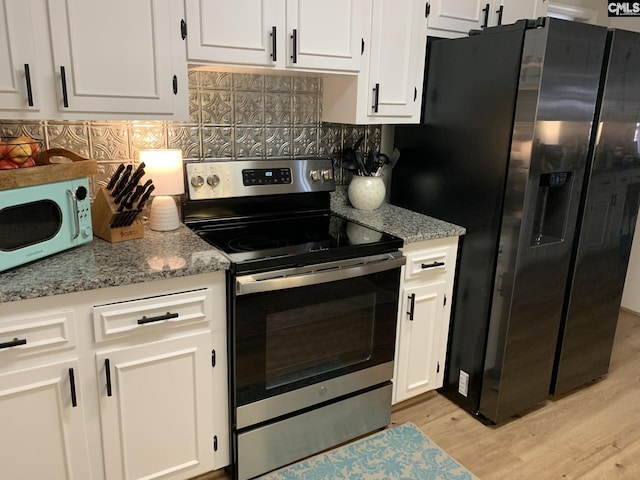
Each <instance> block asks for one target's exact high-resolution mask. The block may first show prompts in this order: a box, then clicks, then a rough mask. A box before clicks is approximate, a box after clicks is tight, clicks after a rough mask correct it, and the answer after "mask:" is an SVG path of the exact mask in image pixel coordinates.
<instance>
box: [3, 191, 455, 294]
mask: <svg viewBox="0 0 640 480" xmlns="http://www.w3.org/2000/svg"><path fill="white" fill-rule="evenodd" d="M331 210H332V211H333V212H335V213H337V214H339V215H342V216H343V217H345V218H347V219H349V220H353V221H356V222H359V223H362V224H363V225H366V226H368V227H371V228H374V229H376V230H381V231H383V232H386V233H390V234H392V235H396V236H398V237H400V238H402V239H403V240H404V242H405V243H412V242H419V241H422V240H433V239H436V238H444V237H452V236H459V235H464V233H465V229H464V228H463V227H460V226H458V225H453V224H451V223H447V222H443V221H442V220H438V219H435V218H432V217H429V216H426V215H421V214H419V213H415V212H412V211H409V210H406V209H404V208H400V207H397V206H395V205H390V204H386V203H385V204H383V205H382V206H381V207H380V208H378V209H377V210H374V211H371V212H368V211H363V210H356V209H355V208H353V207H351V206H350V204H349V200H348V198H347V194H346V188H344V187H338V189H337V190H336V191H335V192H333V193H332V195H331ZM228 268H229V260H228V258H227V257H226V256H224V255H223V254H222V253H221V252H220V251H218V250H217V249H215V248H214V247H211V246H210V245H209V244H208V243H206V242H205V241H204V240H202V239H201V238H200V237H199V236H198V235H196V234H195V233H193V232H192V231H191V230H189V228H187V227H185V226H184V225H181V226H180V228H178V229H177V230H175V231H172V232H154V231H153V230H149V229H146V230H145V234H144V238H140V239H136V240H127V241H124V242H118V243H109V242H107V241H105V240H102V239H100V238H97V237H96V238H94V239H93V241H92V242H90V243H88V244H85V245H81V246H79V247H77V248H73V249H71V250H67V251H64V252H60V253H58V254H55V255H52V256H50V257H47V258H44V259H41V260H38V261H35V262H33V263H30V264H28V265H24V266H21V267H18V268H14V269H11V270H8V271H6V272H0V279H1V281H0V304H2V303H6V302H13V301H16V300H25V299H29V298H38V297H46V296H50V295H60V294H64V293H71V292H79V291H84V290H93V289H97V288H105V287H114V286H119V285H129V284H134V283H141V282H148V281H153V280H162V279H166V278H174V277H184V276H188V275H197V274H200V273H208V272H214V271H218V270H226V269H228Z"/></svg>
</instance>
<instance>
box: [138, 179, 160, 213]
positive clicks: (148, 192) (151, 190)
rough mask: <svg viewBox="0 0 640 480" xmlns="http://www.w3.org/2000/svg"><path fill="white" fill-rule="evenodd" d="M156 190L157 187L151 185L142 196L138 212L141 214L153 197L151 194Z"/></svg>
mask: <svg viewBox="0 0 640 480" xmlns="http://www.w3.org/2000/svg"><path fill="white" fill-rule="evenodd" d="M155 189H156V186H155V185H149V187H148V188H147V190H146V191H145V192H144V193H143V194H142V198H141V199H140V201H139V202H138V205H136V210H138V211H139V212H140V211H142V208H143V207H144V204H145V203H147V200H149V197H150V196H151V192H153V191H154V190H155Z"/></svg>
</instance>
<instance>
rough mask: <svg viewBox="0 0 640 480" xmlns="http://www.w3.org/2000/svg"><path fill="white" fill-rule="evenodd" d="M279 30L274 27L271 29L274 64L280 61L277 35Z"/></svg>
mask: <svg viewBox="0 0 640 480" xmlns="http://www.w3.org/2000/svg"><path fill="white" fill-rule="evenodd" d="M277 31H278V28H277V27H276V26H275V25H274V26H273V27H271V60H273V61H274V62H277V61H278V38H277V36H276V33H277Z"/></svg>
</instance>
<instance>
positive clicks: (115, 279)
mask: <svg viewBox="0 0 640 480" xmlns="http://www.w3.org/2000/svg"><path fill="white" fill-rule="evenodd" d="M228 268H229V260H228V259H227V258H226V257H225V256H224V255H223V254H222V253H220V252H219V251H218V250H216V249H215V248H213V247H211V246H210V245H209V244H207V243H206V242H205V241H204V240H202V239H201V238H200V237H198V235H196V234H195V233H193V232H192V231H191V230H189V229H188V228H187V227H185V226H184V225H181V226H180V228H178V229H177V230H174V231H171V232H154V231H153V230H149V229H146V230H145V232H144V238H140V239H136V240H127V241H124V242H118V243H109V242H107V241H105V240H102V239H100V238H97V237H94V239H93V241H92V242H90V243H87V244H85V245H81V246H79V247H76V248H73V249H71V250H66V251H64V252H60V253H58V254H55V255H52V256H50V257H47V258H44V259H41V260H37V261H35V262H33V263H30V264H27V265H23V266H21V267H17V268H14V269H11V270H8V271H6V272H0V280H1V281H0V304H2V303H6V302H13V301H16V300H24V299H29V298H37V297H45V296H49V295H59V294H63V293H71V292H78V291H83V290H93V289H96V288H105V287H113V286H118V285H128V284H132V283H141V282H148V281H153V280H162V279H166V278H173V277H184V276H187V275H197V274H200V273H208V272H213V271H218V270H226V269H228Z"/></svg>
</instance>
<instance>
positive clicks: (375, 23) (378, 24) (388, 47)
mask: <svg viewBox="0 0 640 480" xmlns="http://www.w3.org/2000/svg"><path fill="white" fill-rule="evenodd" d="M366 7H367V13H366V14H365V16H364V17H365V18H367V19H369V21H368V22H367V24H366V25H365V29H364V37H363V44H362V47H363V48H362V53H363V56H362V69H361V71H360V73H359V74H358V75H357V76H348V77H339V76H330V77H325V78H324V79H323V95H324V98H323V112H322V121H324V122H338V123H350V124H380V123H394V124H400V123H419V122H420V107H421V103H422V85H423V73H424V62H425V49H426V34H427V30H426V27H427V22H426V18H425V13H426V3H425V1H424V0H372V1H370V2H367V3H366Z"/></svg>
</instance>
